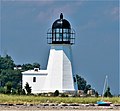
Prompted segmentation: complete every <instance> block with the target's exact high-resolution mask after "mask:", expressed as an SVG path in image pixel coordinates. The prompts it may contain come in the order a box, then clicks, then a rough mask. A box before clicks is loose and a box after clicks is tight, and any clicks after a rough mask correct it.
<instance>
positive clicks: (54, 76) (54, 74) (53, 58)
mask: <svg viewBox="0 0 120 111" xmlns="http://www.w3.org/2000/svg"><path fill="white" fill-rule="evenodd" d="M74 36H75V32H74V30H73V29H72V28H71V25H70V23H69V22H68V21H67V20H66V19H64V18H63V14H62V13H61V14H60V18H59V19H57V20H56V21H55V22H54V23H53V24H52V29H49V30H48V33H47V40H48V44H50V46H51V49H50V54H49V60H48V65H47V70H48V72H49V75H48V78H47V79H48V80H47V82H48V84H47V85H48V88H50V89H51V90H56V89H57V90H59V91H60V92H67V91H75V90H77V81H76V75H75V74H74V73H73V66H72V49H71V46H72V45H73V44H74V43H75V37H74Z"/></svg>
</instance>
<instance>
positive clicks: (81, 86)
mask: <svg viewBox="0 0 120 111" xmlns="http://www.w3.org/2000/svg"><path fill="white" fill-rule="evenodd" d="M76 78H77V84H78V90H83V91H84V93H85V94H87V91H88V90H90V89H91V85H90V84H88V85H87V82H86V80H85V79H84V78H82V77H81V76H79V75H76Z"/></svg>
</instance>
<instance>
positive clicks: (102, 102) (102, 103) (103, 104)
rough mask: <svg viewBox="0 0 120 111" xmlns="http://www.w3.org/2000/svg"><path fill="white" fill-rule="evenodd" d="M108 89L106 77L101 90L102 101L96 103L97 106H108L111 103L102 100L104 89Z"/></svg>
mask: <svg viewBox="0 0 120 111" xmlns="http://www.w3.org/2000/svg"><path fill="white" fill-rule="evenodd" d="M107 87H108V76H107V75H106V78H105V82H104V88H103V93H102V99H101V100H100V101H97V104H98V106H110V104H111V103H112V102H109V101H106V100H103V98H104V93H105V90H106V88H107Z"/></svg>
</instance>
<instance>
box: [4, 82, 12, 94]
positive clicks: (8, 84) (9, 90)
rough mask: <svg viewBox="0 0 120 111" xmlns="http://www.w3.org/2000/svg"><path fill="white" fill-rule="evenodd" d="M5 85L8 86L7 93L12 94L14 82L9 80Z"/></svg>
mask: <svg viewBox="0 0 120 111" xmlns="http://www.w3.org/2000/svg"><path fill="white" fill-rule="evenodd" d="M5 87H6V91H5V93H6V94H11V92H12V83H11V82H10V81H8V82H7V83H6V84H5Z"/></svg>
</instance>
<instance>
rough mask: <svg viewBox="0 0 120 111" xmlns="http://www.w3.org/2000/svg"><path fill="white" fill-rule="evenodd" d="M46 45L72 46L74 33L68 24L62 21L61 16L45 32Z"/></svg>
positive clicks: (64, 20)
mask: <svg viewBox="0 0 120 111" xmlns="http://www.w3.org/2000/svg"><path fill="white" fill-rule="evenodd" d="M47 42H48V44H71V45H72V44H74V43H75V31H74V30H73V29H71V25H70V23H69V22H68V21H67V20H66V19H63V14H62V13H61V14H60V18H59V19H57V20H56V21H55V22H54V23H53V25H52V29H51V28H50V29H49V30H48V32H47Z"/></svg>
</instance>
